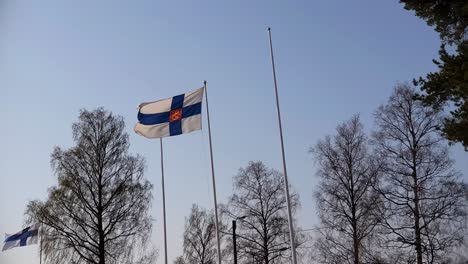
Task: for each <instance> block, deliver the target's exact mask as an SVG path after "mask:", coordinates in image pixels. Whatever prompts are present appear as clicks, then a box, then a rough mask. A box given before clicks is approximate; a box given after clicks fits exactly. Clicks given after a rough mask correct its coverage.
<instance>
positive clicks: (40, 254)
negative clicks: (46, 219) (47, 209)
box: [39, 225, 43, 264]
mask: <svg viewBox="0 0 468 264" xmlns="http://www.w3.org/2000/svg"><path fill="white" fill-rule="evenodd" d="M39 232H40V236H39V237H40V238H41V241H40V242H39V264H42V236H43V234H42V225H39Z"/></svg>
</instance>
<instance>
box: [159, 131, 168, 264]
mask: <svg viewBox="0 0 468 264" xmlns="http://www.w3.org/2000/svg"><path fill="white" fill-rule="evenodd" d="M159 143H160V145H161V185H162V198H163V222H164V263H165V264H167V230H166V192H165V189H164V156H163V142H162V138H159Z"/></svg>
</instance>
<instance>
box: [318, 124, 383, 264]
mask: <svg viewBox="0 0 468 264" xmlns="http://www.w3.org/2000/svg"><path fill="white" fill-rule="evenodd" d="M367 145H368V140H367V137H366V135H365V134H364V131H363V126H362V124H361V122H360V120H359V117H358V116H354V117H353V118H351V120H349V121H347V122H345V123H343V124H341V125H339V126H338V127H337V128H336V135H334V136H327V137H325V139H323V140H320V141H319V142H318V143H317V144H316V146H315V147H313V148H312V149H311V152H312V153H313V154H314V156H315V159H316V161H317V162H318V165H319V169H318V172H317V175H318V176H319V178H320V182H319V187H318V190H317V191H316V194H315V197H316V199H317V205H318V210H319V216H320V220H321V229H320V230H321V232H320V237H319V238H318V239H317V243H316V244H315V245H316V247H317V248H318V250H319V254H320V255H321V260H322V262H325V263H354V264H359V263H369V262H374V263H375V260H374V257H375V256H374V255H373V254H372V249H371V247H370V246H369V245H368V243H366V241H367V240H369V239H370V238H371V237H372V236H373V235H374V233H375V232H374V231H375V228H376V226H377V225H378V224H379V223H380V221H381V217H380V215H379V211H378V207H379V206H380V205H381V203H380V200H379V195H378V192H376V191H375V189H374V186H375V185H376V184H377V183H378V178H379V169H380V167H379V163H378V162H377V161H376V159H375V158H373V157H372V155H371V154H370V153H369V151H368V147H367Z"/></svg>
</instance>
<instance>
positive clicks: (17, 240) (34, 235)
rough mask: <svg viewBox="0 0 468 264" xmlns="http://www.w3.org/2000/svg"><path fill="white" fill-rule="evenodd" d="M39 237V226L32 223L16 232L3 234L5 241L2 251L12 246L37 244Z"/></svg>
mask: <svg viewBox="0 0 468 264" xmlns="http://www.w3.org/2000/svg"><path fill="white" fill-rule="evenodd" d="M38 237H39V226H38V225H32V226H30V227H26V228H25V229H23V230H21V231H19V232H18V233H16V234H13V235H9V234H5V242H3V248H2V251H5V250H8V249H11V248H14V247H24V246H29V245H32V244H37V240H38Z"/></svg>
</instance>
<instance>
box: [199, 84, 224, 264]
mask: <svg viewBox="0 0 468 264" xmlns="http://www.w3.org/2000/svg"><path fill="white" fill-rule="evenodd" d="M203 88H204V89H205V100H206V117H207V120H208V139H209V141H210V158H211V178H212V183H213V198H214V211H215V228H216V243H217V247H218V264H221V241H220V238H219V226H218V224H219V222H218V202H217V199H216V180H215V171H214V163H213V147H212V144H211V126H210V111H209V108H208V90H207V89H206V81H204V82H203Z"/></svg>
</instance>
